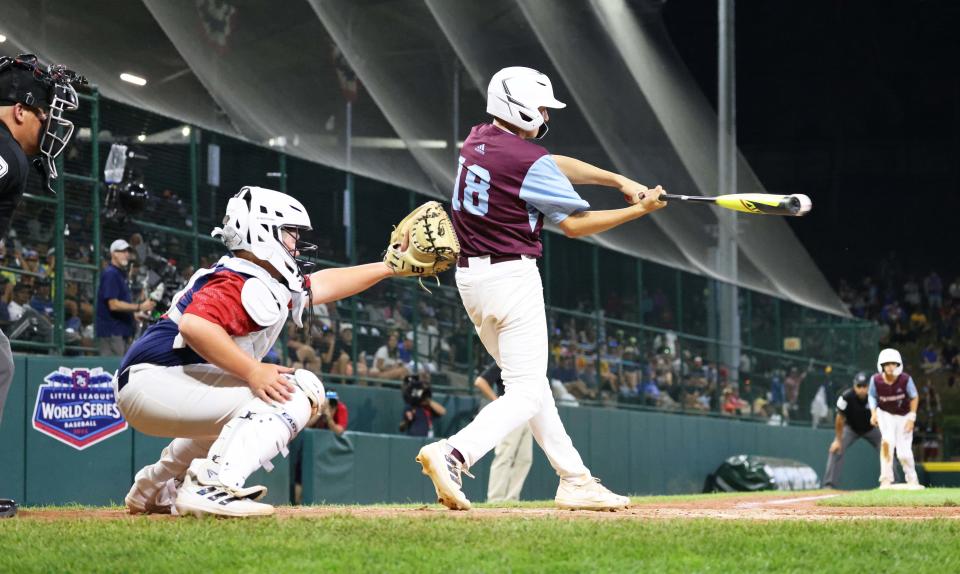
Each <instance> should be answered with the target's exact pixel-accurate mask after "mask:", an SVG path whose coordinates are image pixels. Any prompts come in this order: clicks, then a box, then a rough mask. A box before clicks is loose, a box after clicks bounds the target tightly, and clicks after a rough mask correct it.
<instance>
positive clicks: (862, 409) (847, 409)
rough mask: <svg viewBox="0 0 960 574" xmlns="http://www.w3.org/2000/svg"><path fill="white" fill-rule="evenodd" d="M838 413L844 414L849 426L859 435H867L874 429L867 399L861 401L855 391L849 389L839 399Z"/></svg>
mask: <svg viewBox="0 0 960 574" xmlns="http://www.w3.org/2000/svg"><path fill="white" fill-rule="evenodd" d="M837 412H839V413H841V414H843V418H844V419H845V420H846V422H847V426H849V427H850V430H852V431H853V432H855V433H857V434H866V433H868V432H870V429H871V428H873V425H871V424H870V407H869V405H868V402H867V399H863V400H862V401H861V400H860V397H858V396H857V393H856V391H854V390H853V389H848V390H847V391H846V392H845V393H843V394H842V395H840V398H838V399H837Z"/></svg>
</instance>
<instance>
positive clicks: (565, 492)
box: [554, 475, 630, 510]
mask: <svg viewBox="0 0 960 574" xmlns="http://www.w3.org/2000/svg"><path fill="white" fill-rule="evenodd" d="M554 501H555V502H556V503H557V506H558V507H559V508H563V509H567V510H620V509H623V508H626V507H627V506H629V504H630V499H629V498H627V497H626V496H620V495H619V494H615V493H613V492H610V490H609V489H608V488H607V487H605V486H603V485H602V484H600V479H599V478H594V477H592V476H590V475H586V476H583V477H576V478H570V479H563V478H561V479H560V486H558V487H557V497H556V498H555V499H554Z"/></svg>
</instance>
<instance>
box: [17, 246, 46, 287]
mask: <svg viewBox="0 0 960 574" xmlns="http://www.w3.org/2000/svg"><path fill="white" fill-rule="evenodd" d="M23 270H24V271H27V272H29V273H36V274H38V275H39V276H40V277H46V276H47V271H48V270H47V266H46V265H44V264H43V263H41V262H40V254H39V253H37V251H36V250H35V249H24V250H23ZM31 281H32V282H33V281H34V280H33V279H31Z"/></svg>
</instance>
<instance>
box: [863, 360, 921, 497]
mask: <svg viewBox="0 0 960 574" xmlns="http://www.w3.org/2000/svg"><path fill="white" fill-rule="evenodd" d="M877 370H878V371H879V373H878V374H876V375H874V376H873V378H872V379H871V380H870V390H869V399H868V400H869V401H870V412H871V416H870V424H872V425H874V426H878V427H880V437H881V438H880V488H890V487H892V486H893V455H894V451H896V455H897V458H898V459H899V460H900V465H901V466H902V467H903V475H904V477H905V478H906V481H907V487H908V488H911V489H921V488H923V486H922V485H921V484H920V481H919V480H918V479H917V470H916V467H915V464H914V461H913V425H914V423H915V422H916V420H917V406H918V405H919V404H920V395H919V393H917V386H916V385H915V384H914V382H913V378H912V377H911V376H910V375H908V374H907V373H904V372H903V359H902V358H901V357H900V352H899V351H897V350H896V349H884V350H882V351H880V356H879V357H878V358H877Z"/></svg>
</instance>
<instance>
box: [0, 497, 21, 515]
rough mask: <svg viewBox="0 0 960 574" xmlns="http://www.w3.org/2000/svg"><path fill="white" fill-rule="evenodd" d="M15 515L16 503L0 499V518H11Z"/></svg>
mask: <svg viewBox="0 0 960 574" xmlns="http://www.w3.org/2000/svg"><path fill="white" fill-rule="evenodd" d="M16 515H17V501H16V500H13V499H10V498H0V518H13V517H14V516H16Z"/></svg>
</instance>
